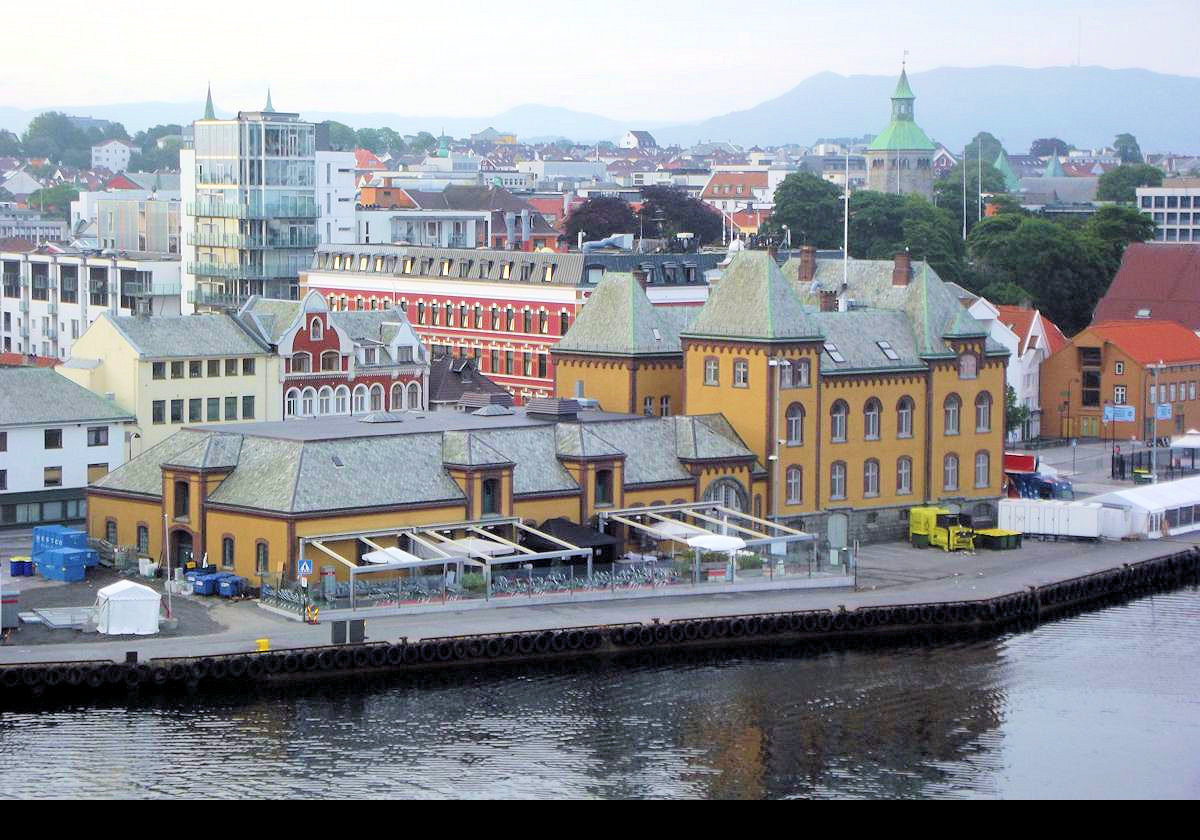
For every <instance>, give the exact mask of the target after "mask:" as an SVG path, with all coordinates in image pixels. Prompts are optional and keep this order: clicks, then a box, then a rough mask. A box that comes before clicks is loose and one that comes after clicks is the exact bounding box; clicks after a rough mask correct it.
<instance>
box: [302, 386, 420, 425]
mask: <svg viewBox="0 0 1200 840" xmlns="http://www.w3.org/2000/svg"><path fill="white" fill-rule="evenodd" d="M422 408H424V406H423V404H422V402H421V385H420V383H418V382H409V383H408V384H407V385H405V383H403V382H397V383H395V384H393V385H392V389H391V398H390V400H389V402H388V404H387V405H386V406H385V404H384V390H383V386H382V385H380V384H379V383H376V384H374V385H372V386H371V387H370V388H368V387H367V386H366V385H356V386H354V392H353V394H351V391H350V389H349V388H347V387H346V386H345V385H339V386H338V387H337V388H336V389H334V388H330V387H329V386H325V387H324V388H321V389H320V390H319V391H318V390H316V389H315V388H305V389H303V390H300V389H298V388H292V389H290V390H289V391H288V392H287V395H286V396H285V397H284V416H285V417H320V416H322V415H326V414H365V413H366V412H368V411H419V410H421V409H422Z"/></svg>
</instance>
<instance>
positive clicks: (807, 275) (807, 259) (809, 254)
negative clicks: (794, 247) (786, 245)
mask: <svg viewBox="0 0 1200 840" xmlns="http://www.w3.org/2000/svg"><path fill="white" fill-rule="evenodd" d="M816 273H817V249H816V248H814V247H813V246H812V245H804V246H803V247H801V248H800V275H799V278H798V279H799V280H800V282H801V283H811V282H812V279H813V275H815V274H816Z"/></svg>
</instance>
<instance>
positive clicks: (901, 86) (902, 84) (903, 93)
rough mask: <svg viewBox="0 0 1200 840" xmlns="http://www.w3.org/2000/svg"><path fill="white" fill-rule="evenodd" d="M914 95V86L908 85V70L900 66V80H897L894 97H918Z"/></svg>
mask: <svg viewBox="0 0 1200 840" xmlns="http://www.w3.org/2000/svg"><path fill="white" fill-rule="evenodd" d="M916 98H917V97H915V96H914V95H913V92H912V88H911V87H909V86H908V71H907V70H905V69H904V68H903V67H902V68H900V81H898V82H896V92H895V93H893V94H892V99H916Z"/></svg>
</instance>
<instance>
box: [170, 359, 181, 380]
mask: <svg viewBox="0 0 1200 840" xmlns="http://www.w3.org/2000/svg"><path fill="white" fill-rule="evenodd" d="M171 378H172V379H183V362H171Z"/></svg>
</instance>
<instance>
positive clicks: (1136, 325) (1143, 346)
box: [1084, 320, 1200, 365]
mask: <svg viewBox="0 0 1200 840" xmlns="http://www.w3.org/2000/svg"><path fill="white" fill-rule="evenodd" d="M1084 332H1085V333H1088V332H1090V333H1092V334H1093V335H1095V336H1097V337H1099V338H1101V339H1103V340H1105V341H1109V342H1112V343H1113V344H1115V345H1116V346H1117V347H1119V348H1120V349H1121V350H1122V351H1123V352H1124V353H1126V354H1127V355H1128V356H1130V357H1131V358H1132V359H1133V360H1134V361H1136V362H1137V363H1138V364H1142V365H1150V364H1154V363H1155V362H1159V361H1162V362H1166V363H1168V364H1171V363H1177V364H1178V363H1184V362H1192V363H1195V362H1200V336H1197V335H1196V334H1195V333H1194V332H1192V331H1191V330H1190V329H1188V328H1187V327H1185V326H1184V325H1183V324H1178V323H1175V322H1174V321H1140V320H1139V321H1105V322H1103V323H1099V324H1093V325H1092V326H1090V327H1088V328H1087V329H1086V330H1085V331H1084Z"/></svg>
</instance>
